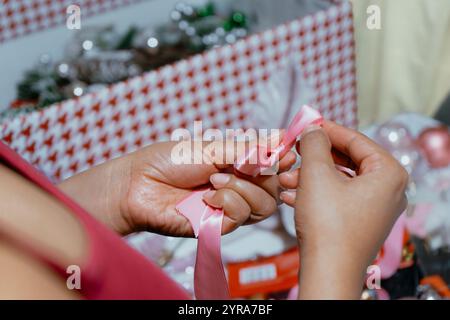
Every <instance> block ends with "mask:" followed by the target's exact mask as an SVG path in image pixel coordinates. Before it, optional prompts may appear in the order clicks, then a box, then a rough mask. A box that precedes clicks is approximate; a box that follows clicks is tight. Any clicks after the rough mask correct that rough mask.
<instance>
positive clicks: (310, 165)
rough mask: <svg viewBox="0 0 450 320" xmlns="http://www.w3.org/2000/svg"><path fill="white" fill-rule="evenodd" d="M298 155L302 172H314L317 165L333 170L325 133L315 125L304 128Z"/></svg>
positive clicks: (329, 145)
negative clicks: (299, 155) (300, 159)
mask: <svg viewBox="0 0 450 320" xmlns="http://www.w3.org/2000/svg"><path fill="white" fill-rule="evenodd" d="M300 154H301V156H302V168H303V169H304V171H305V172H306V171H314V170H315V168H317V165H322V166H323V165H325V166H326V167H329V168H334V162H333V157H332V156H331V144H330V140H329V139H328V137H327V134H326V133H325V131H324V130H323V129H322V128H321V127H319V126H316V125H313V126H309V127H307V128H306V130H305V131H304V133H303V134H302V136H301V139H300Z"/></svg>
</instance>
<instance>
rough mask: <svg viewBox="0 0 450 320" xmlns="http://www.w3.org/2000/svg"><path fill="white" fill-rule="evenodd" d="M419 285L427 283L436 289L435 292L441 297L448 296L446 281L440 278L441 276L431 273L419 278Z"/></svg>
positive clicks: (449, 292) (449, 290) (449, 293)
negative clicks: (431, 274)
mask: <svg viewBox="0 0 450 320" xmlns="http://www.w3.org/2000/svg"><path fill="white" fill-rule="evenodd" d="M420 284H421V285H426V284H428V285H429V286H431V287H432V288H433V289H434V290H436V292H437V293H439V295H440V296H441V297H446V298H450V289H449V288H448V286H447V283H445V281H444V279H442V277H441V276H438V275H433V276H428V277H425V278H423V279H422V280H420Z"/></svg>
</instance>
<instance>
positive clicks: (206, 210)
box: [176, 105, 323, 300]
mask: <svg viewBox="0 0 450 320" xmlns="http://www.w3.org/2000/svg"><path fill="white" fill-rule="evenodd" d="M322 121H323V118H322V116H321V115H320V113H319V112H317V111H316V110H314V109H312V108H311V107H309V106H306V105H304V106H303V107H302V109H301V110H300V111H299V112H298V113H297V114H296V115H295V117H294V119H293V120H292V122H291V124H290V125H289V127H288V129H287V131H286V133H285V135H284V137H283V139H282V141H281V143H280V144H279V145H278V146H277V147H276V148H274V149H268V148H267V147H264V146H257V147H256V148H253V149H252V150H250V151H249V152H248V154H247V155H246V156H245V157H244V158H242V159H240V161H237V162H236V163H235V165H234V167H235V169H236V170H237V171H239V172H241V173H244V174H246V175H251V176H256V175H258V174H260V173H261V172H262V171H263V170H265V169H266V168H271V167H272V166H273V165H274V164H275V163H276V162H277V161H278V160H279V159H280V158H282V157H283V156H284V155H285V154H286V153H287V152H288V151H289V150H290V149H291V148H292V146H293V145H294V144H295V141H296V139H297V137H298V136H299V135H300V134H301V133H302V132H303V130H304V129H305V128H306V127H307V126H308V125H310V124H318V125H319V124H321V123H322ZM255 153H256V155H257V156H256V159H257V162H256V164H252V163H251V162H250V161H249V160H250V159H251V157H252V156H255ZM260 155H263V157H260ZM209 190H210V189H204V190H199V191H194V192H193V193H192V194H191V195H190V196H188V197H187V198H185V199H184V200H182V201H181V202H180V203H178V204H177V206H176V209H177V211H178V213H180V214H182V215H183V216H185V217H186V218H187V219H188V220H189V222H190V224H191V226H192V229H193V230H194V234H195V236H196V237H197V238H198V244H197V259H196V263H195V273H194V293H195V297H196V298H197V299H201V300H203V299H212V300H224V299H229V293H228V283H227V278H226V276H225V271H224V267H223V263H222V257H221V251H220V238H221V235H222V220H223V210H220V209H215V208H212V207H210V206H208V205H207V204H206V203H205V202H204V201H203V194H204V193H205V192H207V191H209Z"/></svg>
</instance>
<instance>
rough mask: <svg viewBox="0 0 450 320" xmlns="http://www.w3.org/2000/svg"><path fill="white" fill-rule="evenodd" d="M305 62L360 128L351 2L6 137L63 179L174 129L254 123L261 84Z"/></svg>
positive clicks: (60, 110) (22, 125) (23, 120)
mask: <svg viewBox="0 0 450 320" xmlns="http://www.w3.org/2000/svg"><path fill="white" fill-rule="evenodd" d="M289 61H291V62H292V61H294V62H298V63H299V64H301V66H302V70H303V71H304V76H305V78H306V79H307V80H308V81H309V83H311V84H312V85H313V87H314V88H315V90H316V95H315V101H314V104H313V105H315V106H316V107H318V108H319V110H320V111H321V112H322V113H323V115H324V116H325V117H326V118H328V119H331V120H335V121H338V122H340V123H342V124H344V125H347V126H355V125H356V82H355V63H354V43H353V22H352V8H351V4H350V3H349V2H343V3H340V4H339V5H336V6H333V7H330V8H329V9H327V10H325V11H319V12H317V13H315V14H313V15H310V16H307V17H304V18H301V19H298V20H294V21H291V22H289V23H286V24H283V25H279V26H277V27H275V28H274V29H271V30H268V31H265V32H262V33H259V34H255V35H252V36H250V37H248V38H246V39H244V40H241V41H239V42H237V43H235V44H234V45H228V46H224V47H220V48H217V49H214V50H211V51H208V52H205V53H204V54H201V55H196V56H193V57H192V58H190V59H188V60H182V61H180V62H178V63H175V64H173V65H168V66H165V67H163V68H161V69H159V70H156V71H152V72H148V73H145V74H144V75H142V76H139V77H135V78H131V79H129V80H128V81H125V82H121V83H118V84H115V85H113V86H111V87H109V88H107V89H104V90H101V91H99V92H96V93H94V94H88V95H85V96H83V97H81V98H80V99H78V100H69V101H65V102H62V103H60V104H56V105H53V106H50V107H48V108H46V109H43V110H41V111H38V112H33V113H30V114H24V115H21V116H18V117H16V118H14V119H12V120H7V121H5V122H3V123H2V124H0V137H1V139H2V140H3V141H5V142H6V143H7V144H9V145H10V146H11V147H12V148H13V149H15V150H16V151H17V152H18V153H19V154H21V155H22V156H23V157H24V158H25V159H27V160H28V161H29V162H30V163H32V164H33V165H35V166H36V167H38V168H40V169H41V170H42V171H43V172H44V173H45V174H46V175H47V176H49V177H50V178H52V179H53V180H54V181H60V180H61V179H65V178H67V177H69V176H71V175H73V174H75V173H77V172H79V171H82V170H85V169H87V168H89V167H91V166H93V165H95V164H97V163H101V162H103V161H105V160H107V159H110V158H112V157H116V156H119V155H122V154H124V153H128V152H131V151H133V150H135V149H137V148H139V147H142V146H144V145H147V144H150V143H152V142H154V141H157V140H167V139H169V138H170V134H171V132H172V130H173V129H176V128H179V127H186V128H188V129H192V127H193V121H194V120H202V121H203V128H204V129H206V128H211V127H215V128H246V127H248V125H249V117H248V115H249V113H250V112H252V110H251V107H252V105H253V103H252V102H253V101H255V100H256V99H257V94H258V90H257V89H256V88H257V84H259V83H261V82H262V81H266V80H267V79H268V78H269V76H270V75H271V73H273V72H275V71H276V70H277V69H279V68H281V67H282V66H283V65H286V64H287V63H288V62H289Z"/></svg>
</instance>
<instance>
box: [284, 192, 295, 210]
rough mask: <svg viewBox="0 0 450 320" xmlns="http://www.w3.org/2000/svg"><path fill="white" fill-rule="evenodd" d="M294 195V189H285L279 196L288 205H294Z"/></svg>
mask: <svg viewBox="0 0 450 320" xmlns="http://www.w3.org/2000/svg"><path fill="white" fill-rule="evenodd" d="M296 196H297V192H296V191H295V190H286V191H283V192H282V193H281V195H280V198H281V200H282V201H283V202H284V203H286V204H287V205H288V206H291V207H294V206H295V199H296Z"/></svg>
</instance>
